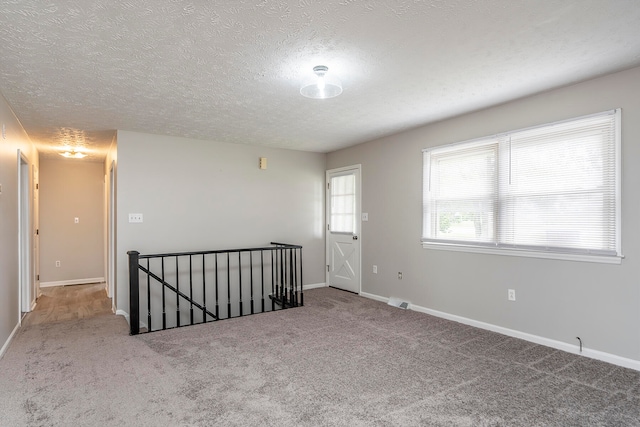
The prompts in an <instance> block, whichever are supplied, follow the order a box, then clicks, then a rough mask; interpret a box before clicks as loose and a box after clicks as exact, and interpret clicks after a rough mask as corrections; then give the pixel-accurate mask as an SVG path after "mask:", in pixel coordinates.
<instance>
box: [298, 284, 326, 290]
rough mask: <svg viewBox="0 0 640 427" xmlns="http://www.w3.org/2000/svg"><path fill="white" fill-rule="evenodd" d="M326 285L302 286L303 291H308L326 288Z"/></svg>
mask: <svg viewBox="0 0 640 427" xmlns="http://www.w3.org/2000/svg"><path fill="white" fill-rule="evenodd" d="M326 287H327V284H326V283H311V284H309V285H302V290H303V291H308V290H309V289H317V288H326Z"/></svg>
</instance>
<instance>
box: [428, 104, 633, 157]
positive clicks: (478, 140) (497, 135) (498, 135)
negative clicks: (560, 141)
mask: <svg viewBox="0 0 640 427" xmlns="http://www.w3.org/2000/svg"><path fill="white" fill-rule="evenodd" d="M620 111H622V109H621V108H614V109H613V110H606V111H601V112H599V113H592V114H587V115H585V116H579V117H573V118H569V119H565V120H558V121H555V122H551V123H542V124H537V125H533V126H529V127H526V128H520V129H514V130H511V131H508V132H501V133H495V134H493V135H487V136H481V137H479V138H473V139H467V140H466V141H459V142H452V143H449V144H443V145H438V146H435V147H429V148H423V149H422V152H423V153H426V152H429V151H433V150H439V149H441V148H448V147H451V148H453V147H455V146H457V145H463V144H482V143H483V142H484V141H485V140H488V139H500V138H503V137H505V136H507V135H510V134H513V133H518V132H525V131H529V130H534V129H541V128H544V127H552V126H557V125H562V124H565V123H570V122H573V121H578V120H584V119H590V118H592V117H598V116H612V115H616V114H617V118H618V119H617V121H618V123H617V124H616V126H617V129H620V120H619V119H620V114H618V113H619V112H620Z"/></svg>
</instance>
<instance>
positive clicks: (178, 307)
mask: <svg viewBox="0 0 640 427" xmlns="http://www.w3.org/2000/svg"><path fill="white" fill-rule="evenodd" d="M176 290H177V291H178V292H180V271H179V269H178V256H177V255H176ZM178 292H176V327H178V328H179V327H180V294H179V293H178Z"/></svg>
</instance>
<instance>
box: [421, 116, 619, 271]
mask: <svg viewBox="0 0 640 427" xmlns="http://www.w3.org/2000/svg"><path fill="white" fill-rule="evenodd" d="M607 115H609V116H613V121H614V151H615V154H614V162H615V184H614V185H615V189H614V192H615V218H614V221H615V246H616V247H615V254H602V252H601V251H591V252H590V251H589V250H580V249H575V250H573V249H569V248H562V250H558V249H559V248H544V247H535V246H534V247H532V246H525V245H515V246H514V245H512V244H506V243H502V242H501V237H502V236H501V235H500V233H501V230H500V227H501V225H500V223H501V222H502V221H503V218H502V215H503V206H502V203H503V202H502V199H501V197H500V195H499V196H498V199H497V206H496V215H497V216H495V218H494V224H493V228H494V233H495V237H496V238H495V241H494V242H489V243H486V242H477V243H476V242H469V241H455V240H445V239H437V238H433V237H426V236H427V231H428V230H427V229H426V227H427V226H428V225H427V224H428V223H430V220H429V219H428V217H429V216H430V215H429V211H428V206H427V203H428V201H427V194H428V193H427V192H428V189H427V186H429V185H430V173H431V171H430V167H431V165H430V161H428V160H427V156H428V155H430V153H431V152H433V151H444V150H447V149H455V147H457V146H459V147H460V148H462V147H463V146H471V145H473V144H476V145H482V144H483V143H489V141H490V140H494V141H497V140H503V139H505V138H508V137H509V135H511V134H515V133H518V132H523V131H529V130H534V129H540V128H545V127H552V126H556V125H560V124H565V123H570V122H573V121H578V120H583V119H588V118H593V117H598V116H607ZM621 116H622V111H621V109H620V108H618V109H614V110H608V111H603V112H600V113H595V114H590V115H585V116H580V117H574V118H571V119H567V120H562V121H557V122H553V123H545V124H542V125H537V126H531V127H527V128H522V129H516V130H513V131H509V132H503V133H500V134H495V135H490V136H486V137H481V138H475V139H471V140H466V141H461V142H456V143H453V144H445V145H440V146H434V147H430V148H425V149H423V150H422V155H423V196H422V238H421V242H422V247H423V248H425V249H436V250H446V251H457V252H471V253H482V254H493V255H504V256H519V257H532V258H545V259H556V260H568V261H583V262H595V263H607V264H620V263H621V262H622V259H623V258H624V256H623V255H622V232H621V226H622V209H621V208H622V200H621V199H622V183H621V181H622V141H621V139H622V138H621V135H622V132H621ZM499 150H500V149H499ZM497 175H498V177H497V180H498V182H499V181H500V173H499V172H498V173H497ZM497 185H499V184H497ZM498 191H500V190H498Z"/></svg>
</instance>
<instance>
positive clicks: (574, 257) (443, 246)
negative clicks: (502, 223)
mask: <svg viewBox="0 0 640 427" xmlns="http://www.w3.org/2000/svg"><path fill="white" fill-rule="evenodd" d="M422 247H423V248H424V249H436V250H441V251H454V252H472V253H478V254H489V255H505V256H521V257H527V258H544V259H558V260H563V261H581V262H596V263H601V264H622V259H623V258H624V257H623V256H606V255H588V254H577V253H576V254H570V253H560V252H543V251H527V250H522V249H510V248H489V247H486V246H470V245H457V244H452V243H435V242H422Z"/></svg>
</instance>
